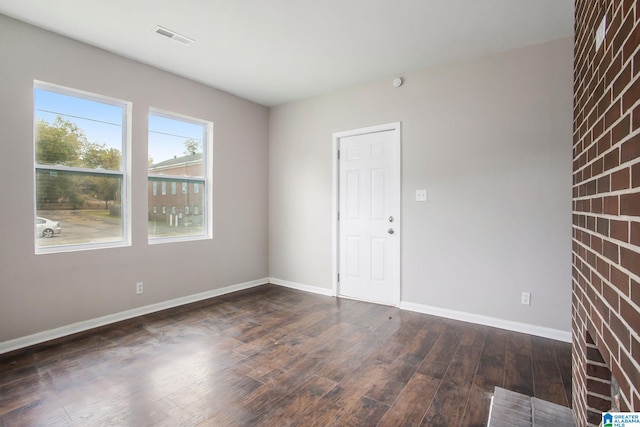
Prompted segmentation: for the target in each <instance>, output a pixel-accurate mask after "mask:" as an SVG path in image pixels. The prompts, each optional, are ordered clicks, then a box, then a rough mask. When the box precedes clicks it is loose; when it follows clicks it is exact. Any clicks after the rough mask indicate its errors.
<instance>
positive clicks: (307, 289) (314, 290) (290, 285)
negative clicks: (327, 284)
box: [268, 277, 336, 297]
mask: <svg viewBox="0 0 640 427" xmlns="http://www.w3.org/2000/svg"><path fill="white" fill-rule="evenodd" d="M268 280H269V283H272V284H274V285H278V286H284V287H285V288H291V289H297V290H299V291H305V292H311V293H313V294H320V295H326V296H328V297H335V296H336V295H335V294H334V293H333V289H327V288H321V287H319V286H311V285H303V284H302V283H296V282H290V281H288V280H281V279H277V278H275V277H269V278H268Z"/></svg>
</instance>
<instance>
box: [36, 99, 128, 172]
mask: <svg viewBox="0 0 640 427" xmlns="http://www.w3.org/2000/svg"><path fill="white" fill-rule="evenodd" d="M34 106H35V109H34V120H35V148H36V149H35V155H36V163H38V164H41V165H63V166H74V167H83V168H103V169H107V170H121V169H122V147H123V121H122V106H117V105H112V104H108V103H103V102H98V101H94V100H90V99H85V98H80V97H76V96H70V95H63V94H60V93H57V92H51V91H48V90H44V89H40V88H35V89H34Z"/></svg>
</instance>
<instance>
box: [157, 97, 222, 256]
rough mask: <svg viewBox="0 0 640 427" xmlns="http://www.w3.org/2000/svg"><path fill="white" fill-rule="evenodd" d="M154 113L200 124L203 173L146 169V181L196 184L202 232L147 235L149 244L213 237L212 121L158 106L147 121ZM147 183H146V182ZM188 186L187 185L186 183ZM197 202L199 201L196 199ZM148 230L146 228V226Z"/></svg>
mask: <svg viewBox="0 0 640 427" xmlns="http://www.w3.org/2000/svg"><path fill="white" fill-rule="evenodd" d="M151 115H155V116H159V117H163V118H167V119H172V120H181V121H184V122H187V123H191V124H195V125H198V126H202V129H203V135H202V141H203V144H202V160H203V165H202V169H203V174H202V176H193V175H188V176H187V175H167V174H162V173H160V174H152V173H149V172H148V171H147V183H148V182H149V180H166V179H177V180H179V181H183V182H187V183H192V184H198V185H199V187H200V189H201V190H204V191H198V192H197V193H196V194H199V193H202V206H203V211H202V212H201V215H202V217H203V232H202V234H196V235H185V236H166V237H153V236H150V235H147V240H148V243H149V244H160V243H173V242H184V241H192V240H207V239H209V240H210V239H212V238H213V131H214V126H213V122H212V121H209V120H204V119H199V118H196V117H190V116H187V115H184V114H180V113H174V112H171V111H166V110H161V109H158V108H153V107H150V108H149V111H148V115H147V122H148V121H149V116H151ZM149 142H150V141H149V138H147V147H148V146H149ZM147 185H148V184H147ZM187 188H188V185H187ZM187 193H188V191H187ZM198 203H199V201H198ZM148 209H149V201H147V210H148ZM147 230H148V228H147Z"/></svg>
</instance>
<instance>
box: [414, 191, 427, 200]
mask: <svg viewBox="0 0 640 427" xmlns="http://www.w3.org/2000/svg"><path fill="white" fill-rule="evenodd" d="M426 201H427V190H424V189H423V190H416V202H426Z"/></svg>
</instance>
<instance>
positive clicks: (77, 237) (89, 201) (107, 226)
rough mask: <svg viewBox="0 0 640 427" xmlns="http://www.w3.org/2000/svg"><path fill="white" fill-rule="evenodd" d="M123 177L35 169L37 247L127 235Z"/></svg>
mask: <svg viewBox="0 0 640 427" xmlns="http://www.w3.org/2000/svg"><path fill="white" fill-rule="evenodd" d="M121 191H122V177H121V176H113V175H99V174H86V173H78V172H61V171H51V170H37V171H36V225H35V234H36V247H37V248H42V247H50V246H61V245H77V244H86V243H104V242H117V241H122V240H123V239H124V235H123V225H122V215H121V208H122V206H121V203H120V193H121Z"/></svg>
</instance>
